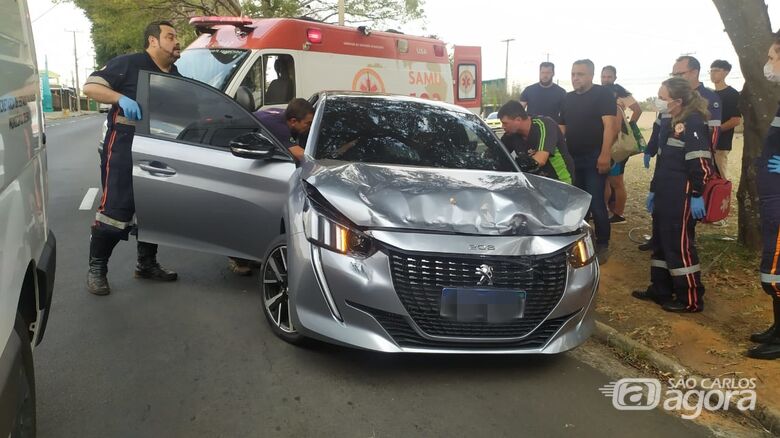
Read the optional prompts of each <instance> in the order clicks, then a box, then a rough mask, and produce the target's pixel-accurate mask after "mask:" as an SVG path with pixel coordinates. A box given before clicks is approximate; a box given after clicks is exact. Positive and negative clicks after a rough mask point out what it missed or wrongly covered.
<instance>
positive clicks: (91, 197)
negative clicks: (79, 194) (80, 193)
mask: <svg viewBox="0 0 780 438" xmlns="http://www.w3.org/2000/svg"><path fill="white" fill-rule="evenodd" d="M98 191H99V190H98V188H97V187H91V188H90V189H89V190H87V194H86V195H84V199H82V200H81V205H79V210H92V204H94V203H95V196H97V194H98Z"/></svg>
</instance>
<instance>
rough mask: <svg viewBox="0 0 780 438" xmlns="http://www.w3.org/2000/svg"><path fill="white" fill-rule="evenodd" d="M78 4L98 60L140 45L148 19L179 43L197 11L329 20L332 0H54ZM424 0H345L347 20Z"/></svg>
mask: <svg viewBox="0 0 780 438" xmlns="http://www.w3.org/2000/svg"><path fill="white" fill-rule="evenodd" d="M59 1H70V2H72V3H74V4H75V5H76V6H78V7H79V8H81V9H83V10H84V12H85V13H86V15H87V17H88V18H89V19H90V21H92V42H93V44H94V46H95V55H96V58H97V63H98V65H104V64H105V63H106V62H107V61H108V60H109V59H111V58H113V57H115V56H117V55H121V54H124V53H128V52H133V51H139V50H141V49H142V48H143V43H144V41H143V38H142V35H143V29H144V27H145V26H146V25H147V24H148V23H149V22H151V21H154V20H161V19H168V20H171V21H173V23H174V25H175V26H176V28H177V30H178V31H179V37H180V39H181V40H182V46H186V45H187V44H189V43H190V42H192V40H193V39H194V38H195V33H194V32H193V31H192V28H191V27H190V26H189V23H188V22H189V19H190V18H191V17H194V16H198V15H222V16H242V15H244V16H250V17H305V18H312V19H316V20H321V21H325V22H333V21H335V20H336V19H337V16H338V2H337V0H59ZM423 1H424V0H345V12H346V22H347V23H349V24H365V25H369V26H382V25H385V24H387V23H388V22H390V21H393V22H405V21H408V20H413V19H419V18H423V16H424V11H423V8H422V7H423Z"/></svg>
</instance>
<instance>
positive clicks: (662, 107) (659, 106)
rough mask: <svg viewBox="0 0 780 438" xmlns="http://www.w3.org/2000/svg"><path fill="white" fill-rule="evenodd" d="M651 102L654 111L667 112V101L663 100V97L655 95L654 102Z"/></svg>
mask: <svg viewBox="0 0 780 438" xmlns="http://www.w3.org/2000/svg"><path fill="white" fill-rule="evenodd" d="M653 103H654V104H655V109H656V111H658V112H659V113H661V114H667V113H668V112H669V102H667V101H665V100H663V99H661V98H659V97H656V98H655V102H653Z"/></svg>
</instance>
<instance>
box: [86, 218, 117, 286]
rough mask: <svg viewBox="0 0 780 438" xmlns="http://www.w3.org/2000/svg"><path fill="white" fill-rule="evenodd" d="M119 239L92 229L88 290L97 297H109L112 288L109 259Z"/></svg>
mask: <svg viewBox="0 0 780 438" xmlns="http://www.w3.org/2000/svg"><path fill="white" fill-rule="evenodd" d="M118 242H119V240H118V239H116V238H113V237H107V236H104V235H102V234H100V232H98V231H96V230H95V229H94V228H93V229H92V237H91V238H90V240H89V271H87V290H88V291H89V292H90V293H93V294H95V295H108V294H110V293H111V288H110V287H109V285H108V278H106V274H107V273H108V259H109V258H110V257H111V253H112V252H113V251H114V247H115V246H116V244H117V243H118Z"/></svg>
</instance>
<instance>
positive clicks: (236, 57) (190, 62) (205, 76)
mask: <svg viewBox="0 0 780 438" xmlns="http://www.w3.org/2000/svg"><path fill="white" fill-rule="evenodd" d="M247 56H249V51H248V50H238V49H187V50H184V51H182V52H181V58H179V60H178V61H176V68H177V69H179V73H181V75H182V76H184V77H187V78H192V79H195V80H197V81H200V82H203V83H206V84H209V85H211V86H212V87H214V88H216V89H218V90H221V91H225V87H227V84H228V82H229V81H230V78H231V77H232V76H233V73H234V72H235V71H236V70H237V69H238V67H239V66H240V65H241V63H242V62H243V61H244V59H246V57H247Z"/></svg>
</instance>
